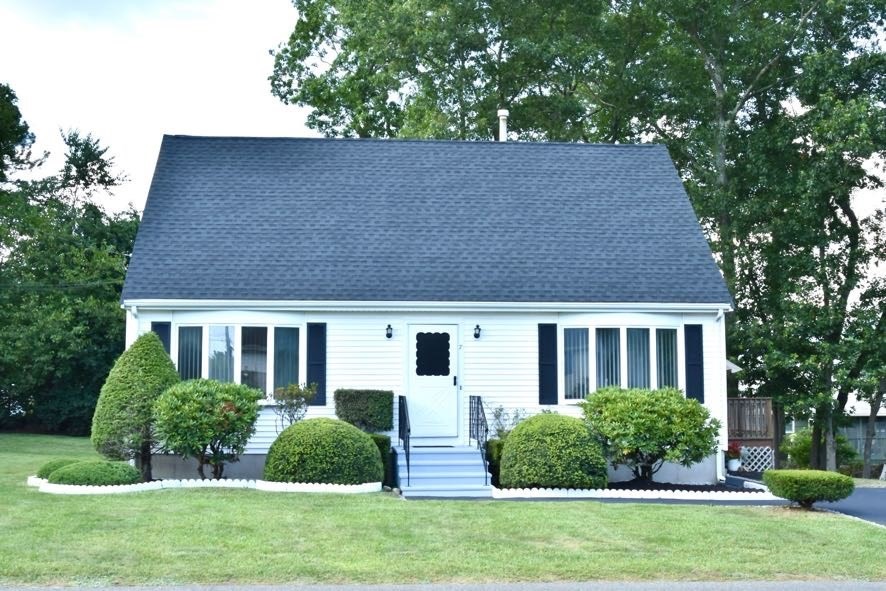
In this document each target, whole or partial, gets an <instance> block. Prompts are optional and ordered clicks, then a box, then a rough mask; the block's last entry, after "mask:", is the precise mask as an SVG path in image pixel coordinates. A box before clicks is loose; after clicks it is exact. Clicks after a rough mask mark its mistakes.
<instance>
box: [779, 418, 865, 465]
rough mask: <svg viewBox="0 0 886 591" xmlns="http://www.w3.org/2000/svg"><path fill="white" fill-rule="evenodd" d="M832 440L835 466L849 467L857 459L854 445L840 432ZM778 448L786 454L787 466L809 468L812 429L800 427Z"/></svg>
mask: <svg viewBox="0 0 886 591" xmlns="http://www.w3.org/2000/svg"><path fill="white" fill-rule="evenodd" d="M834 441H835V443H836V447H837V466H838V467H840V466H847V467H850V468H851V467H852V465H853V463H855V462H857V461H858V452H856V451H855V447H853V446H852V444H851V443H849V440H848V439H846V436H845V435H843V434H842V433H837V436H836V437H835V440H834ZM780 449H781V451H782V453H784V454H786V455H787V456H788V467H790V468H800V469H805V468H809V467H810V465H809V464H810V455H811V453H812V429H811V428H809V427H807V428H805V429H800V430H799V431H797V432H796V433H794V434H793V435H791V436H790V437H786V438H785V440H784V441H783V442H782V444H781V448H780Z"/></svg>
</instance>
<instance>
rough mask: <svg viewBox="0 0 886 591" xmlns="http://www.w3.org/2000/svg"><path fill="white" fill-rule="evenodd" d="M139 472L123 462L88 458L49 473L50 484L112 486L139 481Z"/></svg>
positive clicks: (140, 478) (140, 477) (140, 476)
mask: <svg viewBox="0 0 886 591" xmlns="http://www.w3.org/2000/svg"><path fill="white" fill-rule="evenodd" d="M141 480H142V475H141V472H139V471H138V470H136V469H135V468H133V467H132V466H130V465H129V464H127V463H125V462H108V461H105V460H90V461H87V462H76V463H73V464H68V465H67V466H62V467H61V468H59V469H57V470H55V471H54V472H53V473H52V474H50V475H49V482H51V483H52V484H81V485H93V486H112V485H115V484H135V483H137V482H141Z"/></svg>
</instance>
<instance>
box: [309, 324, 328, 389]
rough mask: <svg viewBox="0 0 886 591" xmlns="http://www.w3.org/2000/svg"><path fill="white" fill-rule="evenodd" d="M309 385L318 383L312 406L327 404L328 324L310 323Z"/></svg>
mask: <svg viewBox="0 0 886 591" xmlns="http://www.w3.org/2000/svg"><path fill="white" fill-rule="evenodd" d="M307 383H308V385H310V384H317V395H316V396H315V397H314V401H313V402H312V403H311V405H312V406H326V324H325V323H313V322H309V323H308V379H307Z"/></svg>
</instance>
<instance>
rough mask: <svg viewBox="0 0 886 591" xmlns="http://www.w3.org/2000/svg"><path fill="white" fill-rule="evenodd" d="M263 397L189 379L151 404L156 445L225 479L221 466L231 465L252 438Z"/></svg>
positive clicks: (255, 392) (240, 388)
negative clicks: (154, 423) (195, 461)
mask: <svg viewBox="0 0 886 591" xmlns="http://www.w3.org/2000/svg"><path fill="white" fill-rule="evenodd" d="M261 398H262V393H261V392H259V391H258V390H256V389H255V388H250V387H249V386H243V385H240V384H224V383H221V382H217V381H215V380H190V381H187V382H182V383H180V384H176V385H175V386H172V387H171V388H169V389H168V390H166V391H165V392H164V393H163V394H161V395H160V398H158V399H157V402H156V404H155V405H154V416H155V421H156V428H157V440H158V441H159V442H160V443H161V444H162V447H163V449H164V450H166V451H171V452H173V453H177V454H180V455H182V456H184V457H186V458H188V457H190V458H195V459H196V460H197V473H198V474H199V475H200V478H201V479H202V478H205V477H206V475H205V473H204V471H203V467H204V466H206V465H209V466H212V477H213V478H221V477H222V476H223V475H224V466H225V463H230V462H236V461H237V460H238V459H239V456H240V454H242V453H243V450H244V449H246V444H247V442H248V441H249V438H250V437H252V434H253V433H255V421H256V419H258V414H259V411H260V409H259V406H258V401H259V400H260V399H261Z"/></svg>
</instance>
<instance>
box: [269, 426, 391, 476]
mask: <svg viewBox="0 0 886 591" xmlns="http://www.w3.org/2000/svg"><path fill="white" fill-rule="evenodd" d="M264 477H265V480H272V481H276V482H318V483H327V484H363V483H365V482H381V481H382V478H383V477H384V468H383V466H382V461H381V454H380V453H379V448H378V446H377V445H376V443H375V442H374V441H373V440H372V437H370V436H369V435H368V434H366V433H364V432H363V431H361V430H360V429H358V428H357V427H355V426H353V425H349V424H348V423H345V422H344V421H339V420H336V419H326V418H319V419H308V420H306V421H300V422H298V423H295V424H294V425H292V426H290V427H287V428H286V429H285V430H284V431H283V432H282V433H280V436H279V437H277V439H276V440H275V441H274V443H272V444H271V449H270V450H268V457H267V460H266V461H265V475H264Z"/></svg>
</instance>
